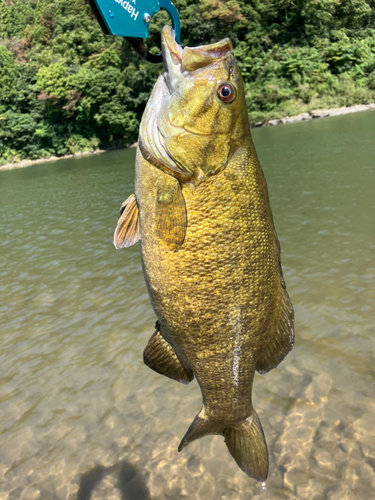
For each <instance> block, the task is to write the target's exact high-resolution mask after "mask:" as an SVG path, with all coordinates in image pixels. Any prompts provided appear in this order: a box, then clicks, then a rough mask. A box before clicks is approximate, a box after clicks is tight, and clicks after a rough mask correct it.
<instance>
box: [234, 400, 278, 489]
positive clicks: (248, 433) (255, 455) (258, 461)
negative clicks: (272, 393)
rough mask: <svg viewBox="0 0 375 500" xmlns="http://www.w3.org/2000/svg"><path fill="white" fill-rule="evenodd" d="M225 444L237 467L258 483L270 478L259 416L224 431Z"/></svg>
mask: <svg viewBox="0 0 375 500" xmlns="http://www.w3.org/2000/svg"><path fill="white" fill-rule="evenodd" d="M224 437H225V444H226V445H227V446H228V450H229V452H230V454H231V455H232V457H233V458H234V459H235V461H236V462H237V465H238V466H239V467H240V469H242V470H243V471H244V472H246V474H247V475H248V476H250V477H253V478H254V479H256V480H257V481H265V480H266V479H267V476H268V451H267V444H266V440H265V439H264V434H263V429H262V426H261V424H260V421H259V418H258V415H257V414H256V413H255V410H253V413H252V414H251V415H250V417H248V418H247V419H245V420H241V421H240V422H237V424H236V425H235V426H233V427H227V428H226V429H224Z"/></svg>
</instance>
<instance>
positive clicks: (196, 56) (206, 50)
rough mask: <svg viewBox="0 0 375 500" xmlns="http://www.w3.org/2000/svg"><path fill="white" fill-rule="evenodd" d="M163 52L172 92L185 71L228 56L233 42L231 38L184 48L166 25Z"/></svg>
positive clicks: (200, 67)
mask: <svg viewBox="0 0 375 500" xmlns="http://www.w3.org/2000/svg"><path fill="white" fill-rule="evenodd" d="M161 41H162V53H163V63H164V72H165V76H166V83H167V86H168V88H169V91H170V92H173V90H174V89H175V88H176V85H177V83H178V79H179V78H180V77H181V76H182V74H183V73H184V76H187V74H188V73H189V72H192V71H195V70H198V69H202V68H205V67H206V66H209V65H211V64H213V63H215V62H218V61H219V60H220V59H222V58H224V57H226V56H228V54H230V53H231V51H232V48H233V47H232V42H231V40H230V39H229V38H225V39H224V40H220V41H219V42H216V43H213V44H210V45H201V46H199V47H185V48H184V49H183V48H182V47H181V45H180V44H178V43H177V42H176V40H175V35H174V30H173V29H172V28H171V27H170V26H164V28H163V29H162V33H161Z"/></svg>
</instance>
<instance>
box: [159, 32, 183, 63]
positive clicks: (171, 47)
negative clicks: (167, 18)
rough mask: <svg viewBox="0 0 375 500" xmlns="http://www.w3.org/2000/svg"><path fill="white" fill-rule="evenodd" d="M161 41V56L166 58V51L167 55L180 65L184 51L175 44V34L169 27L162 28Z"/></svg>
mask: <svg viewBox="0 0 375 500" xmlns="http://www.w3.org/2000/svg"><path fill="white" fill-rule="evenodd" d="M161 39H162V51H163V56H166V55H167V51H168V55H171V56H172V57H174V58H175V59H176V61H179V63H180V64H181V62H182V53H183V51H184V49H183V48H182V47H181V45H180V44H178V43H177V42H176V40H175V32H174V30H173V29H172V28H171V27H170V26H164V28H163V29H162V32H161Z"/></svg>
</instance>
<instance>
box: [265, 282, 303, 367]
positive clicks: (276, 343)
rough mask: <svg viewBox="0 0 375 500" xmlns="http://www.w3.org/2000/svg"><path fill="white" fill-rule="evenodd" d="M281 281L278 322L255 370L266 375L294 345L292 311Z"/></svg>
mask: <svg viewBox="0 0 375 500" xmlns="http://www.w3.org/2000/svg"><path fill="white" fill-rule="evenodd" d="M284 286H285V285H283V281H282V299H281V308H280V314H279V320H278V323H277V325H276V328H275V331H274V334H273V335H272V337H271V339H270V340H269V342H268V345H267V346H266V348H265V349H264V351H263V352H262V353H261V355H260V358H259V359H258V362H257V365H256V369H257V370H258V372H259V373H267V372H269V371H270V370H272V368H276V366H277V365H278V364H279V363H280V362H281V361H282V360H283V359H284V358H285V356H286V355H287V354H288V352H289V351H290V350H291V349H292V347H293V345H294V328H293V324H294V311H293V306H292V303H291V301H290V298H289V295H288V293H287V291H286V290H285V288H284Z"/></svg>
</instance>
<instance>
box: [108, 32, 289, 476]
mask: <svg viewBox="0 0 375 500" xmlns="http://www.w3.org/2000/svg"><path fill="white" fill-rule="evenodd" d="M162 49H163V56H164V72H163V73H162V75H161V76H160V77H159V79H158V82H157V83H156V85H155V88H154V91H153V93H152V95H151V97H150V100H149V103H148V105H147V108H146V110H145V113H144V116H143V119H142V123H141V127H140V136H139V145H138V150H137V157H136V183H135V184H136V189H135V195H132V196H131V197H130V198H129V199H128V200H127V201H126V202H125V203H124V204H123V207H122V215H121V218H120V220H119V224H118V227H117V229H116V233H115V245H116V246H117V247H123V246H130V245H131V244H133V243H134V242H135V241H137V240H138V239H140V240H141V254H142V263H143V269H144V275H145V280H146V284H147V287H148V291H149V294H150V298H151V302H152V305H153V308H154V310H155V313H156V316H157V318H158V322H157V325H156V331H155V333H154V335H153V336H152V337H151V339H150V341H149V343H148V345H147V347H146V349H145V352H144V361H145V363H146V364H147V365H148V366H150V367H151V368H152V369H154V370H155V371H157V372H158V373H161V374H164V375H166V376H167V377H170V378H172V379H175V380H178V381H179V382H182V383H185V384H186V383H188V382H190V381H191V380H192V379H193V378H194V377H195V378H196V379H197V381H198V384H199V386H200V389H201V392H202V398H203V406H202V410H201V411H200V413H199V414H198V415H197V416H196V418H195V420H194V421H193V423H192V424H191V426H190V428H189V429H188V431H187V433H186V435H185V436H184V438H183V439H182V441H181V444H180V447H179V450H181V449H182V448H184V447H185V446H186V445H187V444H189V443H190V442H191V441H193V440H195V439H198V438H200V437H203V436H205V435H207V434H219V435H223V436H224V438H225V443H226V444H227V446H228V449H229V451H230V453H231V454H232V456H233V457H234V459H235V460H236V462H237V463H238V465H239V466H240V468H241V469H242V470H243V471H244V472H246V473H247V474H248V475H249V476H250V477H253V478H255V479H257V480H259V481H265V479H266V478H267V474H268V454H267V446H266V442H265V439H264V435H263V431H262V427H261V424H260V421H259V419H258V416H257V414H256V412H255V410H254V408H253V405H252V400H251V393H252V384H253V378H254V373H255V370H257V371H259V372H260V373H265V372H267V371H269V370H270V369H272V368H275V367H276V366H277V365H278V364H279V363H280V361H281V360H282V359H283V358H284V357H285V356H286V354H287V353H288V352H289V351H290V349H291V348H292V347H293V342H294V332H293V308H292V305H291V302H290V299H289V296H288V294H287V292H286V288H285V283H284V280H283V276H282V270H281V263H280V247H279V243H278V240H277V236H276V232H275V229H274V225H273V220H272V213H271V209H270V204H269V199H268V192H267V186H266V182H265V179H264V176H263V173H262V170H261V167H260V165H259V162H258V159H257V155H256V151H255V148H254V145H253V142H252V139H251V134H250V127H249V123H248V118H247V113H246V105H245V97H244V90H243V84H242V78H241V75H240V71H239V69H238V66H237V64H236V61H235V58H234V56H233V54H232V52H231V43H230V40H228V39H226V40H223V41H221V42H218V43H217V44H213V45H209V46H204V47H197V48H188V47H187V48H185V49H184V50H182V49H181V47H179V46H178V45H177V44H176V42H175V41H174V37H173V32H172V30H171V29H170V28H169V27H165V28H164V29H163V34H162Z"/></svg>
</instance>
